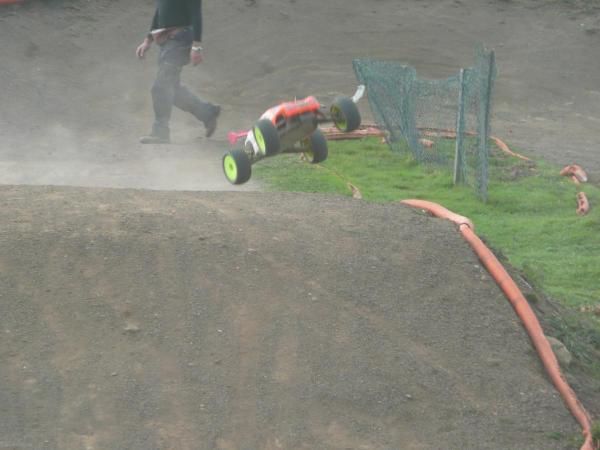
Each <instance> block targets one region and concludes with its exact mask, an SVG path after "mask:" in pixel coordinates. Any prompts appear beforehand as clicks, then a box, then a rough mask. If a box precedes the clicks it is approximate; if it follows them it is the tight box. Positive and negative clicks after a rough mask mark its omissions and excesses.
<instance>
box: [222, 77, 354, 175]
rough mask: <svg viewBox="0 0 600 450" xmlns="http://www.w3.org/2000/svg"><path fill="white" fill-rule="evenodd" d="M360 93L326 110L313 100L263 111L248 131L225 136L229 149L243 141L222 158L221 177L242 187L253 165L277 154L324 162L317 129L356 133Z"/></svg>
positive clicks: (323, 146)
mask: <svg viewBox="0 0 600 450" xmlns="http://www.w3.org/2000/svg"><path fill="white" fill-rule="evenodd" d="M364 90H365V89H364V86H359V87H358V89H357V90H356V93H355V94H354V96H353V97H338V98H336V99H335V100H334V101H333V102H332V104H331V106H329V107H326V106H323V105H322V104H321V103H319V101H318V100H317V99H316V98H315V97H314V96H309V97H306V98H304V99H301V100H294V101H291V102H285V103H281V104H279V105H277V106H273V107H272V108H270V109H268V110H267V111H265V112H264V113H263V115H262V116H261V117H260V119H259V120H258V121H257V122H256V124H255V125H254V127H253V128H252V129H251V130H249V131H241V132H231V133H229V142H230V143H231V144H232V145H235V144H236V143H237V142H238V141H239V140H241V139H244V138H245V139H244V144H243V146H242V148H238V149H235V150H231V151H229V152H227V153H226V154H225V155H224V156H223V171H224V173H225V177H226V178H227V179H228V180H229V182H231V183H232V184H243V183H245V182H247V181H248V180H249V179H250V176H251V175H252V165H253V164H254V163H256V162H258V161H260V160H261V159H264V158H267V157H270V156H275V155H278V154H281V153H304V155H305V157H306V159H307V160H308V161H309V162H310V163H313V164H316V163H319V162H322V161H325V160H326V159H327V154H328V149H327V140H326V138H325V136H324V135H323V133H322V132H321V130H320V129H319V125H320V124H322V123H328V122H333V124H334V125H335V126H336V127H337V128H338V129H339V130H340V131H344V132H351V131H354V130H356V129H357V128H358V127H359V126H360V122H361V117H360V112H359V111H358V107H357V105H356V104H357V102H358V101H359V100H360V98H361V97H362V95H363V93H364Z"/></svg>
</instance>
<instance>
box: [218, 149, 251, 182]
mask: <svg viewBox="0 0 600 450" xmlns="http://www.w3.org/2000/svg"><path fill="white" fill-rule="evenodd" d="M223 172H224V173H225V178H227V180H228V181H229V182H230V183H231V184H244V183H245V182H246V181H248V180H249V179H250V175H252V163H251V162H250V158H249V157H248V155H247V154H246V152H245V151H244V150H240V149H236V150H232V151H230V152H228V153H227V154H225V156H223Z"/></svg>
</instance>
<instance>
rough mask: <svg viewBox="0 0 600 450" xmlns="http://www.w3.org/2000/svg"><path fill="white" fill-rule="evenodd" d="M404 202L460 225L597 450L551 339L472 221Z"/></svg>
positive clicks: (590, 448)
mask: <svg viewBox="0 0 600 450" xmlns="http://www.w3.org/2000/svg"><path fill="white" fill-rule="evenodd" d="M402 203H403V204H406V205H409V206H412V207H414V208H419V209H424V210H425V211H428V212H429V213H431V214H433V215H434V216H437V217H441V218H445V219H448V220H451V221H453V222H455V223H457V224H458V226H459V229H460V232H461V233H462V235H463V237H464V238H465V240H466V241H467V242H468V243H469V244H470V245H471V247H472V248H473V250H474V251H475V253H476V254H477V256H478V257H479V259H480V260H481V262H482V263H483V265H484V266H485V267H486V268H487V270H488V271H489V272H490V274H491V275H492V277H493V278H494V279H495V280H496V283H497V284H498V286H499V287H500V289H502V291H503V292H504V294H505V295H506V297H507V298H508V300H509V301H510V302H511V304H512V306H513V308H514V310H515V312H516V313H517V315H518V316H519V318H520V319H521V321H522V323H523V326H524V327H525V330H526V331H527V333H528V334H529V338H530V339H531V342H532V343H533V346H534V347H535V349H536V350H537V353H538V355H539V357H540V359H541V361H542V364H543V365H544V368H545V369H546V372H547V374H548V376H549V377H550V379H551V380H552V383H553V384H554V386H555V387H556V389H557V390H558V392H559V393H560V395H561V396H562V398H563V401H564V402H565V404H566V405H567V407H568V408H569V410H570V411H571V414H572V415H573V417H574V418H575V419H576V420H577V422H579V424H580V426H581V428H582V432H583V436H584V438H585V441H584V444H583V446H582V447H581V450H597V449H596V448H595V447H594V443H593V441H592V425H591V422H592V420H591V418H590V415H589V413H588V412H587V411H586V409H585V407H584V406H583V405H582V404H581V402H580V401H579V399H578V398H577V395H576V394H575V392H574V391H573V389H571V387H570V386H569V384H568V383H567V382H566V380H565V378H564V377H563V375H562V372H561V370H560V366H559V364H558V361H557V359H556V356H555V355H554V352H553V351H552V347H551V345H550V343H549V342H548V339H547V338H546V336H545V335H544V331H543V330H542V327H541V325H540V323H539V321H538V319H537V317H536V315H535V313H534V312H533V310H532V309H531V307H530V306H529V303H527V300H526V299H525V297H524V296H523V293H522V292H521V290H520V289H519V287H518V286H517V284H516V283H515V282H514V281H513V279H512V278H511V277H510V275H509V274H508V272H507V271H506V269H504V267H503V266H502V264H500V262H499V261H498V259H497V258H496V256H495V255H494V254H493V253H492V252H491V251H490V249H489V248H487V247H486V245H485V244H484V243H483V241H481V239H479V237H478V236H477V235H476V234H475V232H474V229H473V228H472V226H471V225H469V224H470V223H471V221H470V220H469V219H467V218H465V217H462V216H459V215H457V214H455V213H453V212H451V211H449V210H447V209H446V208H444V207H443V206H440V205H438V204H436V203H432V202H427V201H424V200H404V201H403V202H402ZM456 218H459V220H458V221H457V220H456Z"/></svg>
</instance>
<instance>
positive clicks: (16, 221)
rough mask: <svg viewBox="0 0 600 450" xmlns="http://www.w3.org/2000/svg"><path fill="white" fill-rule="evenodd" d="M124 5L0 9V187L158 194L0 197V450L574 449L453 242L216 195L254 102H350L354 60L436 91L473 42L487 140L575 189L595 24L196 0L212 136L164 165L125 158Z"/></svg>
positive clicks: (181, 136) (131, 27) (566, 15)
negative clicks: (490, 128) (409, 69)
mask: <svg viewBox="0 0 600 450" xmlns="http://www.w3.org/2000/svg"><path fill="white" fill-rule="evenodd" d="M132 3H133V2H125V1H108V0H95V1H93V2H83V1H81V2H79V1H74V2H61V1H58V0H56V1H51V2H44V4H40V3H38V2H31V5H28V6H24V7H19V8H5V9H2V10H0V39H2V42H3V45H2V46H0V61H3V62H4V61H10V64H4V63H3V64H1V65H0V82H1V86H2V89H0V120H1V121H2V122H1V123H0V183H1V184H5V185H13V184H14V185H19V184H29V185H31V184H33V185H40V184H42V185H48V184H49V185H71V186H72V185H75V186H84V187H98V186H100V187H111V188H115V187H117V188H122V187H126V188H144V189H159V190H163V191H160V192H148V191H135V190H102V189H75V188H44V187H39V188H35V187H12V186H5V187H3V188H0V208H1V211H2V217H3V218H2V219H0V285H1V286H2V289H1V292H0V294H1V295H2V296H1V297H0V336H1V338H0V358H1V359H2V361H5V362H6V363H5V364H2V365H1V366H0V404H1V405H3V408H0V448H18V449H28V448H35V449H60V450H70V449H73V450H75V449H81V448H86V449H98V450H99V449H140V450H141V449H198V448H207V449H210V448H217V449H219V448H220V449H276V448H285V449H301V448H304V449H316V448H318V449H321V448H323V449H330V448H331V449H337V448H339V449H347V448H356V449H359V448H364V449H371V448H372V449H398V448H402V449H410V448H415V449H420V448H427V449H447V448H473V449H484V448H489V449H539V448H556V449H562V448H572V447H573V446H572V436H573V435H574V434H577V432H578V428H577V426H576V425H575V423H574V421H573V420H572V418H571V417H570V416H569V414H568V413H567V411H566V410H565V408H564V407H563V405H562V402H561V401H560V399H558V397H557V395H556V393H555V392H554V390H553V389H552V387H551V386H550V384H549V383H548V381H547V380H546V378H545V376H544V375H543V373H542V371H541V367H540V364H539V362H538V360H537V358H536V356H535V355H534V354H533V351H532V349H531V347H530V345H529V342H528V340H527V338H526V336H525V335H524V332H523V330H522V328H521V326H520V325H519V324H518V323H517V320H516V318H515V316H514V314H513V312H512V310H511V309H510V307H509V306H508V304H507V303H506V301H505V300H504V298H503V297H502V295H501V294H500V291H499V290H498V289H497V288H496V286H495V285H494V284H493V283H492V281H491V280H490V278H489V277H488V276H487V274H486V273H485V272H484V271H483V270H482V268H481V266H480V265H479V263H478V262H477V260H476V258H475V257H474V255H473V254H472V252H471V251H470V250H469V249H468V247H467V246H466V244H465V243H463V242H462V240H461V239H460V238H459V236H458V234H457V233H455V232H454V231H453V230H452V227H451V226H450V225H449V224H447V223H444V222H442V221H438V220H434V219H430V218H426V217H423V216H421V215H419V214H417V213H415V212H414V211H411V210H408V209H406V208H404V207H401V206H399V205H387V206H382V205H370V204H367V203H363V202H361V201H354V200H349V199H340V198H331V197H322V196H312V195H290V194H288V195H284V194H278V195H271V194H269V195H265V194H261V193H257V192H222V191H224V190H230V189H231V186H229V185H228V184H226V182H225V181H224V179H223V177H222V175H221V169H220V156H221V155H222V153H223V152H224V151H225V150H226V149H227V148H228V144H227V143H226V142H225V135H226V132H227V131H228V130H230V129H239V128H245V127H247V126H249V125H251V124H252V122H253V121H254V119H255V118H256V116H257V115H258V114H259V113H260V112H262V110H264V109H265V107H266V106H268V105H270V104H271V103H273V102H276V101H278V100H282V99H287V98H291V97H294V96H302V95H306V94H315V95H317V96H318V97H320V98H322V99H323V100H328V99H329V98H331V97H333V96H334V95H336V94H337V93H342V92H343V93H348V92H352V91H353V89H354V85H355V80H354V77H353V74H352V72H351V60H352V58H354V57H356V56H372V57H382V58H397V59H402V60H405V61H407V62H409V63H412V64H414V65H415V66H417V68H418V69H419V70H420V72H421V73H422V74H424V75H427V76H430V77H441V76H446V75H449V74H451V73H453V72H454V71H455V70H457V68H458V67H460V66H465V65H468V64H470V63H471V59H472V54H473V50H474V47H475V45H476V44H477V43H478V42H480V41H483V42H485V43H486V44H488V45H489V46H492V47H496V50H497V55H498V64H499V70H500V75H499V79H498V91H497V97H496V105H495V111H496V115H495V122H494V133H495V134H497V135H500V136H502V137H503V138H505V139H506V140H507V141H509V142H511V143H517V144H521V145H522V148H526V149H531V151H533V152H535V153H536V154H537V155H543V156H544V157H547V158H549V159H551V160H553V161H555V162H560V163H568V162H573V161H576V162H579V163H581V164H583V165H585V166H586V167H587V168H588V169H591V170H590V172H591V174H592V176H593V177H595V176H597V175H598V174H600V161H599V160H598V158H597V156H596V149H595V148H594V145H596V144H597V141H598V137H599V136H598V134H599V133H598V131H597V130H598V126H597V122H598V121H599V120H600V119H599V117H600V114H599V112H598V109H597V104H598V103H597V101H595V100H594V99H595V98H596V96H597V95H600V94H598V84H597V80H598V78H597V74H598V73H600V70H599V69H600V62H599V61H600V60H599V59H598V58H597V57H596V56H595V55H596V52H597V48H598V47H597V44H598V42H599V41H598V40H599V39H600V34H598V33H597V32H595V31H594V30H596V29H597V28H598V17H597V16H596V15H588V16H582V15H580V14H579V13H578V12H576V11H573V10H572V11H568V10H566V9H564V8H563V6H562V3H560V2H559V3H557V4H555V5H554V6H551V7H548V6H542V4H543V2H529V1H528V2H521V3H520V4H515V3H513V2H505V1H503V2H497V1H493V2H478V1H475V0H468V1H467V0H464V1H462V2H460V1H457V2H433V1H409V2H404V3H403V5H402V8H398V7H397V6H395V5H396V4H397V2H393V1H391V0H377V1H361V2H358V1H357V2H354V1H348V0H344V1H342V0H330V1H329V0H328V1H327V2H321V1H318V0H306V1H304V0H303V1H302V2H297V1H296V2H294V1H290V2H275V1H274V0H258V1H257V2H256V3H255V4H254V6H249V5H250V2H245V1H242V0H229V1H221V2H205V3H206V5H205V14H206V17H207V20H206V32H205V44H206V45H205V46H206V48H207V51H206V52H207V53H206V57H207V60H206V63H205V64H204V65H203V66H202V68H200V69H197V70H188V71H187V72H186V76H185V79H186V82H187V84H189V85H190V86H191V87H193V89H194V90H197V91H199V92H202V93H203V94H204V95H205V96H206V97H208V98H209V99H211V100H213V101H217V102H219V103H221V104H222V105H223V109H224V113H223V119H222V121H221V128H220V130H219V131H218V133H217V136H216V139H213V140H208V141H207V140H205V139H203V138H201V137H199V136H201V135H202V129H201V127H198V125H197V124H196V123H194V122H193V121H192V120H191V119H189V118H187V117H185V116H183V115H181V114H176V115H175V117H174V122H173V123H174V129H173V134H174V138H175V145H172V146H169V147H152V146H151V147H142V146H140V145H138V144H137V136H138V135H139V134H142V133H145V132H146V131H147V128H148V126H149V123H150V120H151V110H150V102H149V94H148V89H149V86H150V83H151V81H152V77H153V75H154V59H153V56H155V55H151V56H150V57H149V60H148V61H145V62H143V63H141V62H138V61H135V60H134V59H133V52H134V49H135V46H136V44H137V43H138V41H139V39H140V38H141V37H142V36H143V35H144V33H145V32H146V29H147V26H148V21H149V17H148V16H149V14H150V10H151V7H152V2H151V1H150V0H148V1H139V2H135V5H132ZM324 5H326V6H324ZM350 5H351V8H350ZM536 6H538V7H536ZM357 18H360V20H357ZM581 23H584V24H585V26H584V27H581ZM307 29H310V30H311V32H310V33H307V32H306V30H307ZM273 36H287V38H286V39H273ZM289 42H294V43H295V44H296V45H294V46H292V47H289V45H288V44H289ZM365 106H366V104H365ZM364 112H365V113H366V114H368V112H367V111H364ZM258 189H260V186H258V185H256V184H254V183H249V184H248V185H246V186H244V187H243V188H242V190H246V191H254V190H258ZM167 190H169V191H173V190H196V191H219V192H212V193H211V192H196V193H190V192H179V193H177V192H165V191H167ZM5 405H7V406H5ZM561 433H562V434H561Z"/></svg>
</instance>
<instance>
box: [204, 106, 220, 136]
mask: <svg viewBox="0 0 600 450" xmlns="http://www.w3.org/2000/svg"><path fill="white" fill-rule="evenodd" d="M219 114H221V107H220V106H218V105H217V106H215V112H214V114H213V116H212V117H211V118H210V119H209V120H207V121H206V122H204V127H205V128H206V137H207V138H209V137H211V136H212V135H213V134H215V130H216V129H217V119H218V118H219Z"/></svg>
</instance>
